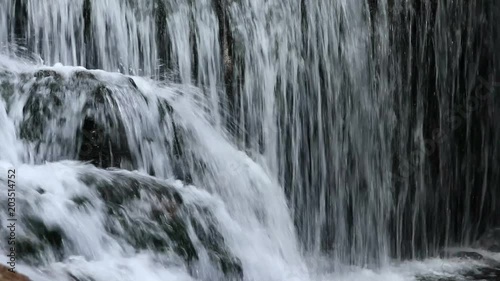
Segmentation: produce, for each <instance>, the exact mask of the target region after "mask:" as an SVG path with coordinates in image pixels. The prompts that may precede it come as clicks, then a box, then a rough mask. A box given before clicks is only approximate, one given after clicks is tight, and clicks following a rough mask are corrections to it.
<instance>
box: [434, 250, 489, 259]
mask: <svg viewBox="0 0 500 281" xmlns="http://www.w3.org/2000/svg"><path fill="white" fill-rule="evenodd" d="M439 256H440V257H441V258H459V259H470V260H482V259H483V258H484V257H483V255H481V254H480V253H477V252H474V251H465V250H458V249H445V250H442V251H441V252H440V253H439Z"/></svg>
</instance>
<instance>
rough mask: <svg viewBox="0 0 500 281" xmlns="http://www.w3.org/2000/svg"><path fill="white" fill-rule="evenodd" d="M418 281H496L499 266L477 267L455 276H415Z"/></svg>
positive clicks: (498, 274) (498, 275)
mask: <svg viewBox="0 0 500 281" xmlns="http://www.w3.org/2000/svg"><path fill="white" fill-rule="evenodd" d="M416 279H417V280H418V281H463V280H470V281H498V280H500V268H498V267H479V268H476V269H473V270H469V271H465V272H459V273H457V274H456V276H439V275H436V276H434V275H427V276H416Z"/></svg>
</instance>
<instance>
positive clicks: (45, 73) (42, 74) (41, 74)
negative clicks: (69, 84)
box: [33, 69, 62, 80]
mask: <svg viewBox="0 0 500 281" xmlns="http://www.w3.org/2000/svg"><path fill="white" fill-rule="evenodd" d="M33 76H35V78H37V80H40V79H42V78H46V77H52V78H54V79H56V80H61V79H62V75H61V74H59V73H57V72H56V71H55V70H52V69H41V70H38V71H37V72H35V73H34V74H33Z"/></svg>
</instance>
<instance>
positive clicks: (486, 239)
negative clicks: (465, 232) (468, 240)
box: [475, 228, 500, 253]
mask: <svg viewBox="0 0 500 281" xmlns="http://www.w3.org/2000/svg"><path fill="white" fill-rule="evenodd" d="M475 246H476V247H479V248H481V249H485V250H488V251H490V252H495V253H498V252H500V228H493V229H490V230H488V231H486V232H485V233H484V234H483V236H481V238H479V240H478V241H477V242H476V243H475Z"/></svg>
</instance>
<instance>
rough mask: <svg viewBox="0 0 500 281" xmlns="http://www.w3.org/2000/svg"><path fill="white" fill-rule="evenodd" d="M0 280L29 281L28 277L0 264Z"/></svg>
mask: <svg viewBox="0 0 500 281" xmlns="http://www.w3.org/2000/svg"><path fill="white" fill-rule="evenodd" d="M0 281H30V279H29V278H28V277H26V276H24V275H22V274H20V273H15V272H11V271H9V268H7V267H6V266H4V265H0Z"/></svg>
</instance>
